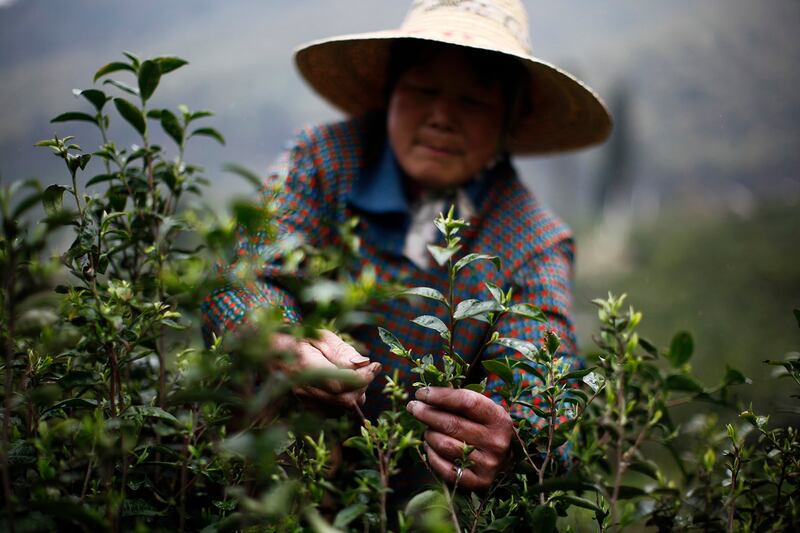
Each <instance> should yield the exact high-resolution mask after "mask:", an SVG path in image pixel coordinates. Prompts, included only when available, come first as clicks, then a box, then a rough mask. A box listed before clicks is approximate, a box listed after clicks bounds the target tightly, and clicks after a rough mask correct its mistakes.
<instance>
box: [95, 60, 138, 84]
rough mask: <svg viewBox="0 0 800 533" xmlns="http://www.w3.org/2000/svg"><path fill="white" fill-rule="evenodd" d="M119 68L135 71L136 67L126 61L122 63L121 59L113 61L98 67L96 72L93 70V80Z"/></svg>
mask: <svg viewBox="0 0 800 533" xmlns="http://www.w3.org/2000/svg"><path fill="white" fill-rule="evenodd" d="M120 70H127V71H128V72H133V73H136V69H134V68H133V67H132V66H131V65H129V64H128V63H123V62H122V61H114V62H112V63H109V64H107V65H103V66H102V67H100V69H99V70H98V71H97V72H95V74H94V80H93V81H97V80H98V79H100V78H102V77H103V76H105V75H106V74H111V73H112V72H118V71H120Z"/></svg>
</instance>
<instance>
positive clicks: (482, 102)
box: [461, 96, 492, 107]
mask: <svg viewBox="0 0 800 533" xmlns="http://www.w3.org/2000/svg"><path fill="white" fill-rule="evenodd" d="M461 101H462V102H463V103H464V104H465V105H467V106H469V107H490V106H491V105H492V104H491V102H489V100H487V99H485V98H479V97H476V96H463V97H461Z"/></svg>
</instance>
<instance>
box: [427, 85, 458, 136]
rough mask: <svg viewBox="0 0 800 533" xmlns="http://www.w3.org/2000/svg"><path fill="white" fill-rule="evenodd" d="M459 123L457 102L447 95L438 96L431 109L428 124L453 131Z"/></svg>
mask: <svg viewBox="0 0 800 533" xmlns="http://www.w3.org/2000/svg"><path fill="white" fill-rule="evenodd" d="M457 121H458V106H457V103H456V101H455V100H454V99H453V98H451V97H449V96H446V95H441V94H440V95H438V96H437V97H436V98H435V99H434V100H433V101H432V102H431V107H430V116H429V118H428V124H429V125H431V126H434V127H437V128H440V129H444V130H448V131H449V130H452V129H454V128H455V125H456V123H457Z"/></svg>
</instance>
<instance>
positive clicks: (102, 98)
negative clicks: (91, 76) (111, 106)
mask: <svg viewBox="0 0 800 533" xmlns="http://www.w3.org/2000/svg"><path fill="white" fill-rule="evenodd" d="M72 94H74V95H75V97H80V96H83V97H84V98H86V99H87V100H88V101H89V102H90V103H91V104H92V105H93V106H94V108H95V109H97V112H98V113H99V112H100V111H102V110H103V107H104V106H105V105H106V102H108V101H109V100H110V99H111V98H109V97H108V96H106V93H104V92H103V91H101V90H99V89H82V90H81V89H72Z"/></svg>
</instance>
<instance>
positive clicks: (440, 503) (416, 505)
mask: <svg viewBox="0 0 800 533" xmlns="http://www.w3.org/2000/svg"><path fill="white" fill-rule="evenodd" d="M446 506H447V502H446V500H445V499H444V495H443V494H442V493H441V492H439V491H438V490H432V489H428V490H424V491H422V492H420V493H418V494H415V495H414V497H413V498H411V499H410V500H408V503H407V504H406V509H405V514H406V515H407V516H421V515H423V514H425V513H426V512H427V511H429V510H430V509H446V508H447V507H446Z"/></svg>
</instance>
